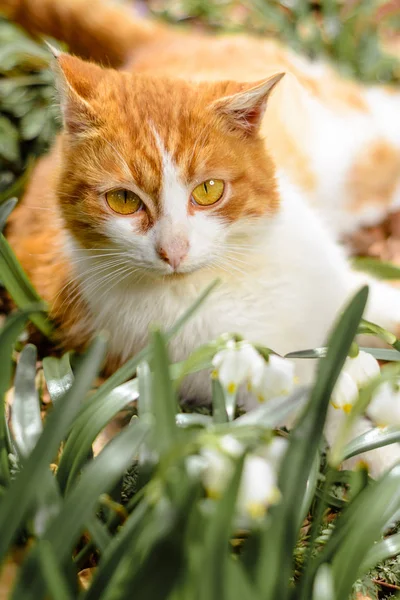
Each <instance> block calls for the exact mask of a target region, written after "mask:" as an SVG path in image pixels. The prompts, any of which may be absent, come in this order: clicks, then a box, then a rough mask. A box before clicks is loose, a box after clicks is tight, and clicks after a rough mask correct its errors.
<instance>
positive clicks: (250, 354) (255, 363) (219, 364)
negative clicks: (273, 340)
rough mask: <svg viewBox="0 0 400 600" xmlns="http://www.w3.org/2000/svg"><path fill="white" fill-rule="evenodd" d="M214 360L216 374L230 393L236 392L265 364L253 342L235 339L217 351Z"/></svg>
mask: <svg viewBox="0 0 400 600" xmlns="http://www.w3.org/2000/svg"><path fill="white" fill-rule="evenodd" d="M212 362H213V366H214V369H215V374H216V375H217V377H218V379H219V380H220V382H221V384H222V385H223V387H224V388H225V389H226V391H227V392H228V393H229V394H235V393H236V391H237V389H238V387H239V386H240V385H241V384H242V383H243V382H244V381H247V380H249V378H251V377H252V376H254V373H257V372H258V370H259V369H260V368H262V367H263V366H264V365H263V363H264V360H263V359H262V357H261V356H260V355H259V354H258V352H257V350H255V349H254V348H253V346H252V345H251V344H249V343H248V342H238V343H237V342H234V341H233V340H230V341H229V342H228V343H227V344H226V348H224V349H223V350H220V351H219V352H217V354H216V355H215V356H214V359H213V361H212Z"/></svg>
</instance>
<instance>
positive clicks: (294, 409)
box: [232, 386, 310, 429]
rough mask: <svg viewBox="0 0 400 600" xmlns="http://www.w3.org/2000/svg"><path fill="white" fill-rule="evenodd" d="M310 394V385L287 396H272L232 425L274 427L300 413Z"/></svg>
mask: <svg viewBox="0 0 400 600" xmlns="http://www.w3.org/2000/svg"><path fill="white" fill-rule="evenodd" d="M309 396H310V389H309V388H308V387H304V386H303V387H299V388H297V389H296V390H295V391H294V392H293V393H292V394H291V395H290V396H288V397H287V398H281V397H278V398H272V400H269V401H268V402H267V403H265V404H263V405H262V406H260V407H258V408H255V409H254V410H251V411H249V412H248V413H246V414H244V415H242V416H241V417H238V418H237V419H235V420H234V421H233V422H232V427H247V426H248V425H259V426H262V427H268V428H269V429H273V428H274V427H278V426H279V425H282V423H285V421H287V419H288V418H289V417H292V416H293V415H294V414H295V413H298V412H299V411H300V410H301V409H302V408H303V407H304V406H305V404H306V402H307V401H308V399H309Z"/></svg>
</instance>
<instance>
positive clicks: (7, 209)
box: [0, 198, 17, 232]
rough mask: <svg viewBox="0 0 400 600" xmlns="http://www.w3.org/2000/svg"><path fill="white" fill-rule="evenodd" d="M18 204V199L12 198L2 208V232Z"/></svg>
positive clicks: (0, 227) (0, 218) (0, 226)
mask: <svg viewBox="0 0 400 600" xmlns="http://www.w3.org/2000/svg"><path fill="white" fill-rule="evenodd" d="M16 204H17V199H16V198H10V200H7V201H6V202H4V204H2V205H1V206H0V232H2V231H3V229H4V227H5V224H6V221H7V219H8V217H9V216H10V214H11V213H12V211H13V210H14V208H15V206H16Z"/></svg>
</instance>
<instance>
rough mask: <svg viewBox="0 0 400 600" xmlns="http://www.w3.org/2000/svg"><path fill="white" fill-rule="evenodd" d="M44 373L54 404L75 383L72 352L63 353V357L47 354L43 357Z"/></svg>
mask: <svg viewBox="0 0 400 600" xmlns="http://www.w3.org/2000/svg"><path fill="white" fill-rule="evenodd" d="M43 373H44V378H45V381H46V385H47V389H48V391H49V394H50V398H51V401H52V402H53V404H55V403H56V402H58V401H59V400H60V399H61V398H62V397H63V396H64V394H66V392H67V391H68V390H69V389H70V388H71V387H72V385H73V383H74V374H73V372H72V369H71V363H70V353H69V352H67V353H66V354H63V356H62V357H61V358H55V357H53V356H47V357H46V358H44V359H43Z"/></svg>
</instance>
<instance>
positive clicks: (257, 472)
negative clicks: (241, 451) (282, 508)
mask: <svg viewBox="0 0 400 600" xmlns="http://www.w3.org/2000/svg"><path fill="white" fill-rule="evenodd" d="M280 497H281V494H280V491H279V490H278V486H277V475H276V471H275V469H274V468H273V466H272V465H271V464H270V463H269V462H268V461H267V460H265V459H264V458H261V456H256V455H254V454H249V455H248V456H246V458H245V461H244V465H243V472H242V478H241V482H240V488H239V494H238V499H237V509H238V513H239V516H240V517H242V518H245V519H248V518H250V519H251V520H257V519H261V518H262V517H263V516H264V515H265V513H266V511H267V510H268V508H269V507H270V506H271V505H273V504H276V503H277V502H279V500H280Z"/></svg>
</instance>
